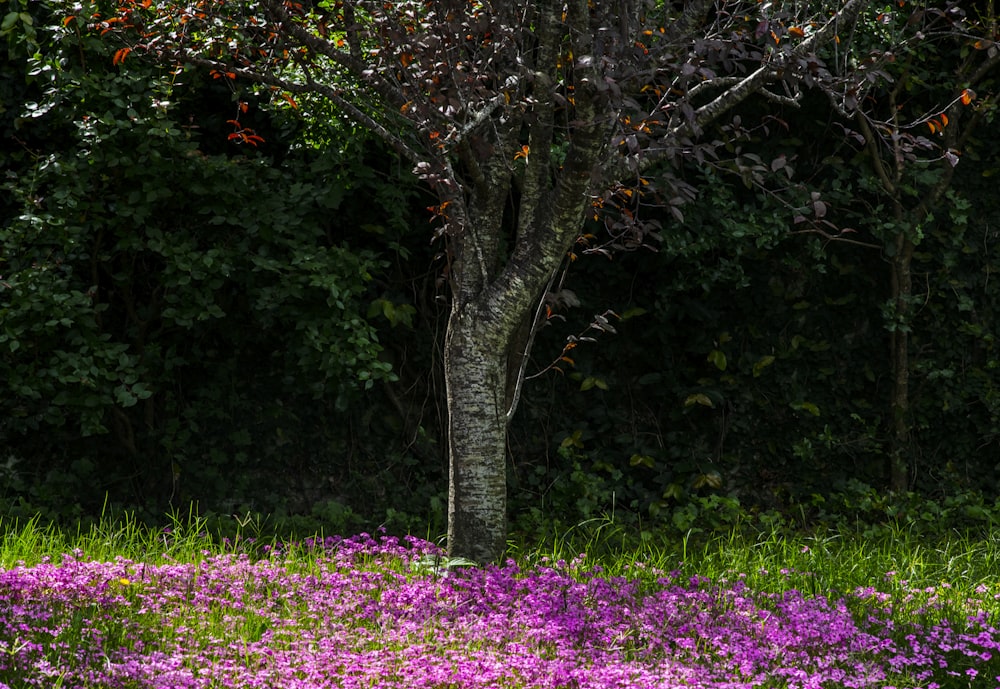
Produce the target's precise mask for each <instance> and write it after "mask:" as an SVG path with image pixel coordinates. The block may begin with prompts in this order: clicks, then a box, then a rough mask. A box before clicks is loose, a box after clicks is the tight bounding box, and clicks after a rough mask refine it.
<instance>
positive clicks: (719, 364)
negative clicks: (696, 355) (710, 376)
mask: <svg viewBox="0 0 1000 689" xmlns="http://www.w3.org/2000/svg"><path fill="white" fill-rule="evenodd" d="M708 361H710V362H711V363H713V364H715V367H716V368H717V369H719V370H720V371H725V370H726V365H727V363H728V362H727V361H726V355H725V353H724V352H723V351H722V350H721V349H713V350H712V351H711V352H709V353H708Z"/></svg>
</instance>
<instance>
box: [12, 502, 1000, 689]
mask: <svg viewBox="0 0 1000 689" xmlns="http://www.w3.org/2000/svg"><path fill="white" fill-rule="evenodd" d="M0 532H2V534H3V541H2V546H0V570H2V571H0V689H2V687H3V685H6V686H8V687H12V688H20V687H52V686H60V687H102V688H104V687H107V688H115V687H123V688H124V687H128V688H131V687H162V688H164V689H166V688H167V687H171V688H180V687H206V688H208V687H213V688H214V687H219V688H222V687H227V688H233V689H237V688H239V689H242V688H244V687H282V688H285V687H303V688H304V687H310V688H312V687H385V688H390V687H391V688H393V689H395V688H396V687H427V688H430V689H443V688H445V687H456V688H457V687H461V688H463V689H464V688H465V687H470V688H472V687H475V688H477V689H478V688H480V687H481V688H483V689H486V688H487V687H511V688H515V687H516V688H518V689H520V688H522V687H539V688H541V687H545V688H553V689H557V688H558V689H562V688H567V689H568V688H570V687H578V688H579V687H594V688H604V687H608V688H610V687H624V686H635V687H681V686H683V687H694V688H697V687H703V688H704V689H721V688H723V687H727V688H733V689H735V688H737V687H740V688H742V687H748V688H749V687H762V688H764V689H783V688H787V689H792V688H802V689H805V688H806V687H812V688H816V689H819V688H824V689H833V688H834V687H836V688H837V689H839V688H840V687H878V688H880V689H881V688H882V687H897V688H898V689H902V688H903V687H926V688H927V689H934V688H935V687H938V688H947V689H951V688H953V687H962V688H963V689H965V688H967V687H997V686H1000V681H998V680H995V679H994V678H995V677H997V676H998V675H1000V656H998V653H1000V651H998V649H1000V633H998V632H997V630H996V629H995V625H996V623H997V620H998V619H1000V618H998V613H1000V600H998V599H1000V588H998V567H997V565H998V554H1000V547H998V543H997V540H996V539H995V538H994V537H993V536H992V535H990V534H983V536H982V537H981V538H979V537H976V538H974V537H972V536H969V535H961V534H958V533H954V534H948V535H944V536H942V537H941V538H938V539H936V540H934V541H928V540H927V539H926V538H923V537H921V538H917V537H914V536H910V535H909V534H908V533H907V532H905V531H898V532H895V533H889V534H887V535H886V537H885V538H881V539H875V540H872V539H863V538H859V537H857V536H856V535H852V534H840V533H833V532H817V533H814V534H807V535H803V534H786V533H783V532H781V531H780V530H778V529H773V530H770V531H768V530H760V529H757V530H751V529H734V530H733V531H732V532H731V533H727V534H724V535H714V536H707V535H704V534H702V535H699V536H698V537H697V538H695V537H690V538H687V539H676V540H674V541H671V540H669V539H656V538H649V537H648V536H646V537H641V538H635V537H633V535H632V533H631V531H630V530H629V529H628V528H627V527H625V526H621V525H618V524H616V523H615V522H613V521H611V520H598V521H595V522H591V523H588V524H582V525H580V526H579V527H577V528H575V529H573V530H571V531H569V532H567V533H564V534H561V535H559V536H558V537H555V538H553V539H552V540H551V541H550V542H548V543H546V544H544V545H541V546H538V545H535V546H525V545H521V546H518V547H514V546H512V550H511V555H512V558H513V559H512V560H510V561H509V562H508V563H507V564H506V565H505V566H503V567H499V568H498V567H492V568H483V569H479V568H470V567H452V568H450V569H449V568H448V567H446V566H444V565H447V564H448V563H447V561H446V560H443V559H442V553H441V552H440V550H439V549H438V548H437V546H435V545H433V544H431V543H427V542H426V541H423V540H421V539H406V540H398V539H394V538H389V537H385V536H378V535H377V536H376V537H368V536H362V537H356V538H350V539H338V538H332V539H331V538H315V539H305V540H301V541H298V542H277V541H273V540H266V539H263V540H262V539H258V538H256V537H255V536H254V535H245V534H244V532H243V531H241V530H240V529H237V530H236V533H237V535H236V536H235V537H232V538H230V539H221V538H218V537H215V536H213V535H211V533H210V532H209V530H208V529H207V528H206V525H205V524H204V522H201V521H199V520H197V519H189V520H174V521H173V522H171V523H170V524H169V526H168V527H167V528H163V529H149V528H146V527H144V526H142V525H139V524H137V523H136V522H134V521H131V520H128V519H126V520H123V521H116V522H112V521H110V520H105V521H103V522H102V523H100V524H98V525H97V526H94V527H92V528H90V529H87V530H83V531H80V532H77V533H71V534H67V533H65V532H63V531H60V530H57V529H55V528H54V527H43V526H41V525H40V524H39V523H38V522H37V521H32V522H28V523H26V524H4V523H0Z"/></svg>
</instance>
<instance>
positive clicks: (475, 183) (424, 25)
mask: <svg viewBox="0 0 1000 689" xmlns="http://www.w3.org/2000/svg"><path fill="white" fill-rule="evenodd" d="M116 4H117V13H116V14H114V15H113V16H111V15H99V16H96V17H93V18H92V17H91V15H90V12H91V10H90V9H88V10H87V11H84V12H81V13H78V14H77V15H76V17H74V18H67V22H72V21H85V22H92V24H93V25H94V26H95V27H96V28H97V29H98V30H100V31H102V32H112V31H113V32H115V33H116V34H117V35H118V36H119V37H120V39H121V40H122V41H123V42H122V43H121V47H120V48H119V49H118V50H117V51H116V52H115V56H114V61H115V63H127V61H128V60H130V59H131V57H132V55H133V53H134V54H142V55H145V56H147V57H150V58H152V59H155V60H157V61H160V62H162V63H167V64H172V65H173V64H176V65H187V66H191V67H194V68H200V69H205V70H209V71H210V72H211V73H212V75H213V76H216V77H218V78H220V79H226V80H230V81H232V82H233V84H234V88H240V86H241V85H242V84H251V85H256V87H257V88H262V89H270V90H273V91H274V92H276V93H278V94H281V95H283V96H284V97H286V98H287V100H288V102H290V103H293V104H295V105H296V106H298V105H299V102H300V101H301V102H302V103H303V107H305V104H307V103H308V100H309V99H310V98H313V97H318V98H322V99H326V100H327V101H329V102H330V103H332V104H333V106H334V107H335V108H336V110H337V111H338V113H340V115H341V116H343V117H345V118H348V119H350V120H351V121H353V122H354V123H355V124H356V125H357V126H360V127H363V128H365V129H367V130H369V131H370V132H373V133H375V134H376V135H378V136H379V137H381V138H382V139H384V140H385V141H386V142H387V143H388V144H389V145H390V146H391V147H392V148H393V149H394V150H395V151H396V152H397V153H398V154H399V155H400V156H401V157H402V158H404V159H406V160H408V161H410V162H411V163H412V164H413V165H414V169H415V171H416V172H417V173H418V174H419V175H420V177H421V178H422V179H423V180H424V182H425V183H426V184H427V185H428V186H429V187H430V189H432V190H433V192H434V193H435V194H436V195H437V203H436V204H435V205H434V206H433V207H432V210H433V212H434V214H435V215H436V217H437V218H438V219H439V220H440V225H439V227H438V229H437V232H436V234H437V236H438V237H440V238H442V239H443V240H444V243H445V246H446V252H445V266H444V268H443V272H444V274H445V275H446V277H447V279H448V282H449V285H450V290H451V312H450V318H449V324H448V331H447V335H446V342H445V358H444V367H445V380H446V386H447V401H448V417H449V419H448V433H447V436H448V437H447V440H448V452H449V462H450V474H449V478H450V487H449V509H448V512H449V524H448V544H449V552H450V554H451V555H452V556H461V557H466V558H471V559H473V560H475V561H480V562H484V561H491V560H496V559H497V558H499V557H500V556H501V554H502V552H503V550H504V547H505V534H506V508H505V504H506V429H507V424H508V422H509V420H510V418H511V417H512V415H513V414H514V412H515V409H516V407H517V402H518V398H519V394H520V385H521V381H522V378H523V373H524V362H525V361H526V358H527V353H528V351H529V349H530V345H531V341H532V333H533V331H534V329H535V327H536V326H537V324H538V322H539V321H540V320H541V319H543V318H544V314H545V310H544V302H540V300H543V299H544V297H545V296H546V293H547V292H548V290H549V289H551V281H552V278H553V276H554V275H555V273H556V271H557V270H558V268H559V266H560V264H561V263H562V262H563V261H564V260H565V259H566V256H567V252H569V251H570V249H571V248H573V246H574V242H580V244H581V245H580V248H579V250H581V251H593V252H609V251H610V250H613V249H629V248H636V247H640V246H644V245H648V244H649V243H650V242H651V241H654V240H655V238H656V232H657V230H658V229H659V225H658V223H657V222H656V221H655V216H656V214H660V215H662V214H663V213H668V214H670V215H671V216H673V217H674V218H680V217H682V216H683V211H682V210H681V207H682V206H683V204H684V202H685V201H688V200H690V199H691V198H693V197H694V189H693V188H692V187H691V186H689V185H687V184H686V183H685V182H684V181H683V179H681V177H680V176H678V175H673V174H672V173H671V172H670V170H671V167H670V166H671V163H672V162H675V161H677V160H681V159H697V160H706V159H711V158H713V157H717V156H719V155H721V154H722V153H721V147H722V146H723V145H724V144H725V143H727V142H726V141H724V140H723V139H716V138H711V137H706V136H705V133H706V130H707V129H708V128H709V127H710V126H711V125H712V124H713V123H714V122H717V121H719V120H720V119H721V118H722V117H723V116H724V115H725V114H726V113H727V112H729V111H730V110H731V109H732V108H733V107H734V106H735V105H737V104H739V103H741V102H743V101H745V100H746V99H747V98H750V97H751V96H762V97H766V98H770V99H771V100H773V101H777V102H784V103H793V102H794V101H795V100H796V98H797V96H798V94H799V93H800V89H801V88H802V87H803V86H812V85H816V84H822V83H825V82H826V81H828V80H829V79H830V78H831V73H830V71H829V70H828V69H827V67H826V66H825V63H824V61H823V59H821V57H820V53H821V51H822V49H823V48H824V46H826V45H828V44H831V43H832V42H834V41H835V40H836V39H837V35H838V32H841V31H848V30H849V29H850V26H851V24H852V22H853V21H854V18H855V17H856V15H857V13H858V12H859V11H860V10H861V8H862V7H863V6H864V3H863V2H862V1H861V0H846V1H845V2H842V3H838V4H837V5H836V6H833V5H832V4H831V3H817V4H816V6H814V7H813V8H811V9H810V8H808V7H807V6H806V4H805V3H788V4H787V6H786V5H785V4H784V3H763V4H761V3H750V2H715V1H714V0H689V1H688V2H684V3H661V2H655V3H654V2H646V1H644V0H622V1H618V2H612V1H607V0H604V1H596V2H587V1H586V0H570V1H569V2H566V3H562V2H559V3H556V2H548V1H546V0H521V1H515V2H493V3H491V2H488V1H487V2H480V1H475V0H441V1H438V2H417V1H414V0H409V1H401V2H391V1H384V0H379V1H371V0H354V1H345V2H339V1H337V2H335V1H333V0H325V1H322V2H317V3H310V2H296V1H292V0H288V1H282V0H259V1H256V2H241V3H225V2H214V1H210V0H198V1H196V2H190V3H177V2H167V1H154V0H122V1H120V2H118V3H116ZM177 74H180V71H178V72H177ZM232 126H233V128H234V129H233V133H232V134H231V135H230V136H231V137H234V138H237V139H243V140H246V141H247V143H251V144H252V143H253V142H254V141H255V139H254V137H255V136H256V135H255V133H254V132H253V131H252V130H248V129H247V128H246V127H244V126H243V125H242V124H241V123H240V121H239V119H238V118H237V119H234V120H233V121H232ZM739 136H740V134H739V128H730V130H729V134H728V137H729V138H730V142H731V140H732V139H734V138H738V137H739ZM741 169H743V170H751V171H753V170H755V168H753V166H750V165H747V166H744V167H742V168H741ZM761 169H762V170H764V169H766V168H761ZM655 207H659V209H660V210H658V211H655V212H654V208H655ZM588 222H590V223H600V224H603V225H604V226H605V227H606V229H607V230H608V234H607V235H606V236H603V237H600V238H598V237H597V235H596V234H595V233H593V232H590V231H587V229H585V223H588ZM540 303H542V306H539V304H540Z"/></svg>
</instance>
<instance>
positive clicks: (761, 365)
mask: <svg viewBox="0 0 1000 689" xmlns="http://www.w3.org/2000/svg"><path fill="white" fill-rule="evenodd" d="M773 363H774V357H773V356H772V355H770V354H768V355H767V356H762V357H761V358H760V359H758V360H757V362H756V363H754V365H753V377H754V378H759V377H760V374H761V372H762V371H763V370H764V369H765V368H767V367H768V366H770V365H771V364H773Z"/></svg>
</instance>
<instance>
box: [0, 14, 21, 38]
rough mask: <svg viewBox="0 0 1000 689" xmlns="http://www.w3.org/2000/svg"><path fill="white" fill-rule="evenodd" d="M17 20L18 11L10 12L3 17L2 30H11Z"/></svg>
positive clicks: (0, 27)
mask: <svg viewBox="0 0 1000 689" xmlns="http://www.w3.org/2000/svg"><path fill="white" fill-rule="evenodd" d="M17 20H18V14H17V12H8V13H7V15H6V16H5V17H4V18H3V23H2V24H0V31H3V32H4V33H6V32H8V31H10V30H11V29H13V28H14V24H16V23H17Z"/></svg>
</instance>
